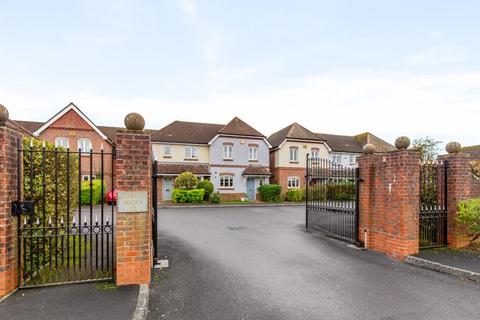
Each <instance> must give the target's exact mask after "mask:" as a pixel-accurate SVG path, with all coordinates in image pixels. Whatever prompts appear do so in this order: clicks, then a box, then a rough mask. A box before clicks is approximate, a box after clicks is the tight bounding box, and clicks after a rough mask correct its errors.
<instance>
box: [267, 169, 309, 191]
mask: <svg viewBox="0 0 480 320" xmlns="http://www.w3.org/2000/svg"><path fill="white" fill-rule="evenodd" d="M271 172H272V176H273V178H272V179H271V180H270V182H271V183H276V184H279V185H281V186H282V193H286V192H287V191H288V183H287V182H288V177H299V178H300V188H305V168H286V167H278V168H273V170H272V171H271Z"/></svg>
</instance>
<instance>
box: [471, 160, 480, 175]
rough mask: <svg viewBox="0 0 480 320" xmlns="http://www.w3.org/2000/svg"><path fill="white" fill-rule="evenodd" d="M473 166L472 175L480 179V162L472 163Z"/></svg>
mask: <svg viewBox="0 0 480 320" xmlns="http://www.w3.org/2000/svg"><path fill="white" fill-rule="evenodd" d="M471 164H472V173H473V174H474V175H475V176H477V177H480V161H472V162H471Z"/></svg>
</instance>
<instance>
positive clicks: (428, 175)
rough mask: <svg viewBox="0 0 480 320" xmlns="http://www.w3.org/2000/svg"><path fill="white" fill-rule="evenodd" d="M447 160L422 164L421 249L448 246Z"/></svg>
mask: <svg viewBox="0 0 480 320" xmlns="http://www.w3.org/2000/svg"><path fill="white" fill-rule="evenodd" d="M447 183H448V163H447V161H446V160H437V161H428V162H423V163H421V164H420V210H419V211H420V219H419V225H420V230H419V231H420V237H419V239H420V249H425V248H435V247H443V246H446V245H447V196H448V194H447V190H448V188H447Z"/></svg>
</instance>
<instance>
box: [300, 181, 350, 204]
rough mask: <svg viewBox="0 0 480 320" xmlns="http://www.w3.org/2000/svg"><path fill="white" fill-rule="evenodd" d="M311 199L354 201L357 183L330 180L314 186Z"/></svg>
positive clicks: (310, 192)
mask: <svg viewBox="0 0 480 320" xmlns="http://www.w3.org/2000/svg"><path fill="white" fill-rule="evenodd" d="M308 192H309V199H312V200H317V201H353V200H355V195H356V189H355V183H353V182H351V181H340V182H328V183H325V184H320V185H317V186H312V187H311V188H310V189H309V190H308Z"/></svg>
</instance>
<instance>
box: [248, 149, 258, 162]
mask: <svg viewBox="0 0 480 320" xmlns="http://www.w3.org/2000/svg"><path fill="white" fill-rule="evenodd" d="M248 160H249V161H257V160H258V147H256V146H250V147H248Z"/></svg>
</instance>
